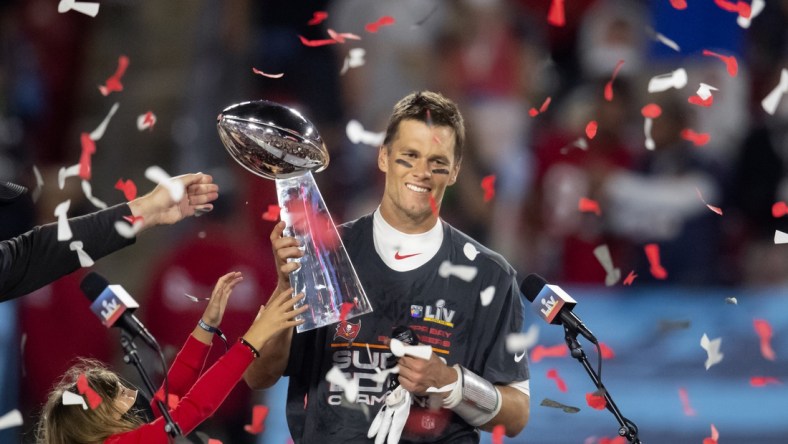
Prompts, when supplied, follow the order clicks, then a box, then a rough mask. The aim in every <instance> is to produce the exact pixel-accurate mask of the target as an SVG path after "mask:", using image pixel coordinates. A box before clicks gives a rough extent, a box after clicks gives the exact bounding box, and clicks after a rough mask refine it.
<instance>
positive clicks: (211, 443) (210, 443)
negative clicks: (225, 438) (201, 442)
mask: <svg viewBox="0 0 788 444" xmlns="http://www.w3.org/2000/svg"><path fill="white" fill-rule="evenodd" d="M208 444H222V442H221V441H219V440H218V439H213V438H208Z"/></svg>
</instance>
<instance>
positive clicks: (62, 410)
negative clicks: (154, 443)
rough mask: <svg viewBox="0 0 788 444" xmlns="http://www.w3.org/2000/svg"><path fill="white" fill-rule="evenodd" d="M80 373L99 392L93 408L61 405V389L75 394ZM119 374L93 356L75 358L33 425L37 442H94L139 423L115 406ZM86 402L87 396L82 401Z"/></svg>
mask: <svg viewBox="0 0 788 444" xmlns="http://www.w3.org/2000/svg"><path fill="white" fill-rule="evenodd" d="M82 374H84V375H85V377H86V378H87V381H88V384H89V385H90V388H92V389H93V390H95V391H96V393H98V394H99V396H101V399H102V402H101V404H99V405H98V407H96V408H95V409H90V408H88V409H87V410H84V409H83V408H82V407H81V406H79V405H63V392H66V391H69V392H72V393H76V394H79V391H78V390H77V379H78V378H79V376H80V375H82ZM120 383H122V380H121V378H120V377H119V376H118V375H117V374H116V373H115V372H113V371H111V370H109V369H107V367H106V366H105V365H104V363H102V362H100V361H97V360H95V359H87V358H79V361H78V362H77V364H75V365H74V366H72V367H71V368H70V369H68V370H67V371H66V373H65V374H64V375H63V376H62V377H61V378H60V381H59V382H58V383H57V384H56V385H55V387H54V388H53V389H52V391H51V392H50V393H49V398H48V399H47V402H46V404H44V408H43V409H42V411H41V418H40V419H39V421H38V426H37V427H36V442H37V443H38V444H95V443H102V442H104V440H105V439H107V438H109V437H110V436H112V435H114V434H116V433H122V432H128V431H131V430H134V429H136V428H137V427H139V426H141V425H142V424H143V421H142V420H141V419H140V418H138V417H136V416H135V415H133V414H131V415H123V412H122V411H121V410H119V409H118V408H117V407H116V406H115V402H114V400H115V398H116V397H117V396H118V392H119V387H120V385H119V384H120ZM85 402H87V398H86V401H85Z"/></svg>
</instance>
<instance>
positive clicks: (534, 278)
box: [520, 273, 547, 302]
mask: <svg viewBox="0 0 788 444" xmlns="http://www.w3.org/2000/svg"><path fill="white" fill-rule="evenodd" d="M545 285H547V281H546V280H544V279H543V278H542V276H539V275H538V274H536V273H531V274H529V275H528V276H526V277H525V279H523V282H522V284H520V291H522V293H523V295H525V297H526V298H527V299H528V300H529V301H531V302H533V301H534V299H536V296H537V295H538V294H539V292H540V291H542V288H544V286H545Z"/></svg>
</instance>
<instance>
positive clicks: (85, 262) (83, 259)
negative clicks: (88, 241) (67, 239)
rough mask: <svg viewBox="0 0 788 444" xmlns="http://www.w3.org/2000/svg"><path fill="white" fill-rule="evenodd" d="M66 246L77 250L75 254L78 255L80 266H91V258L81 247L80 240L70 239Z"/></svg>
mask: <svg viewBox="0 0 788 444" xmlns="http://www.w3.org/2000/svg"><path fill="white" fill-rule="evenodd" d="M68 247H69V248H70V249H71V251H76V252H77V256H78V257H79V265H80V266H81V267H82V268H87V267H92V266H93V263H94V262H93V259H92V258H91V257H90V255H88V254H87V253H86V252H85V250H83V249H82V241H72V242H71V243H70V244H68Z"/></svg>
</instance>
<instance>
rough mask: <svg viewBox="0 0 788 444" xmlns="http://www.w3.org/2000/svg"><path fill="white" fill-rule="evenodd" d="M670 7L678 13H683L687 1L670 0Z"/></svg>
mask: <svg viewBox="0 0 788 444" xmlns="http://www.w3.org/2000/svg"><path fill="white" fill-rule="evenodd" d="M670 6H673V7H674V8H676V9H678V10H679V11H683V10H685V9H687V0H670Z"/></svg>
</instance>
